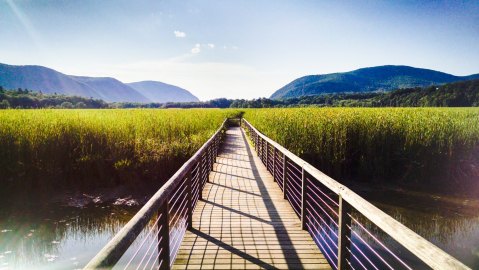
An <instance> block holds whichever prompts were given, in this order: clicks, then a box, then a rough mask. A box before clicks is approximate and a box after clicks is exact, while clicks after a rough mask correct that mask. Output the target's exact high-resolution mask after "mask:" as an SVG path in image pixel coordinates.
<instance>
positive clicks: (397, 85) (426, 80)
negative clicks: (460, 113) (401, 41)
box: [271, 65, 479, 99]
mask: <svg viewBox="0 0 479 270" xmlns="http://www.w3.org/2000/svg"><path fill="white" fill-rule="evenodd" d="M476 78H479V74H473V75H469V76H454V75H451V74H448V73H444V72H439V71H435V70H430V69H423V68H414V67H410V66H392V65H388V66H377V67H369V68H361V69H357V70H353V71H349V72H342V73H330V74H323V75H308V76H304V77H301V78H298V79H296V80H294V81H292V82H290V83H289V84H287V85H285V86H283V87H282V88H280V89H279V90H277V91H276V92H274V93H273V94H272V95H271V98H272V99H280V98H292V97H300V96H308V95H321V94H331V93H345V92H372V91H390V90H395V89H401V88H412V87H425V86H430V85H439V84H444V83H450V82H456V81H465V80H472V79H476Z"/></svg>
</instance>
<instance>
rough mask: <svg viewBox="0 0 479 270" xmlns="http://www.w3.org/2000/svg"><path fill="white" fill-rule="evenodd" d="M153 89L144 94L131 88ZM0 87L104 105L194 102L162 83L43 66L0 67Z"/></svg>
mask: <svg viewBox="0 0 479 270" xmlns="http://www.w3.org/2000/svg"><path fill="white" fill-rule="evenodd" d="M142 83H145V84H147V85H152V84H153V85H155V87H149V88H148V89H147V90H143V89H140V90H138V89H136V87H134V85H142ZM0 86H2V87H4V88H6V89H16V88H27V89H30V90H34V91H42V92H43V93H46V94H53V93H58V94H65V95H70V96H81V97H87V98H88V97H92V98H95V99H102V100H104V101H106V102H138V103H150V102H156V103H166V102H189V101H198V99H197V98H196V97H195V96H193V95H192V94H191V93H190V92H189V91H187V90H185V89H182V88H179V87H176V86H173V85H169V84H165V83H162V82H153V81H146V82H136V83H131V85H130V84H125V83H122V82H120V81H119V80H117V79H115V78H109V77H85V76H73V75H66V74H63V73H61V72H58V71H56V70H54V69H51V68H47V67H43V66H33V65H32V66H30V65H27V66H14V65H6V64H0Z"/></svg>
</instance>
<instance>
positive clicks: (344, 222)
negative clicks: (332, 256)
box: [338, 194, 351, 270]
mask: <svg viewBox="0 0 479 270" xmlns="http://www.w3.org/2000/svg"><path fill="white" fill-rule="evenodd" d="M350 214H351V206H350V205H349V203H348V202H346V201H345V200H343V197H342V196H341V194H339V224H338V225H339V226H338V269H339V270H344V269H349V265H348V262H347V261H346V260H348V261H349V260H350V259H349V257H350V252H348V249H349V250H351V247H350V246H351V241H349V240H348V239H347V237H348V238H349V239H351V229H350V228H348V225H349V226H351V217H350Z"/></svg>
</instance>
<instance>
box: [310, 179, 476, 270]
mask: <svg viewBox="0 0 479 270" xmlns="http://www.w3.org/2000/svg"><path fill="white" fill-rule="evenodd" d="M359 193H360V195H361V196H363V197H364V198H366V199H368V200H370V201H371V202H373V203H374V204H375V205H376V206H378V207H379V208H381V209H382V210H383V211H385V212H386V213H388V214H389V215H391V216H392V217H393V218H395V219H396V220H398V221H399V222H401V223H403V224H404V225H406V226H407V227H409V228H410V229H412V230H413V231H415V232H416V233H418V234H419V235H421V236H423V237H424V238H426V239H427V240H429V241H431V242H432V243H434V244H435V245H436V246H438V247H439V248H441V249H443V250H444V251H445V252H447V253H449V254H451V255H452V256H453V257H455V258H457V259H458V260H460V261H461V262H463V263H464V264H466V265H468V266H469V267H471V268H472V269H479V207H478V206H477V204H476V205H475V204H474V203H472V204H471V201H469V200H465V199H463V200H459V199H452V198H444V197H440V196H431V195H429V194H423V195H422V196H421V195H420V194H418V193H414V194H408V193H407V192H391V191H383V190H381V191H379V190H374V189H373V188H370V189H368V192H364V190H361V191H360V192H359ZM353 218H354V219H355V220H356V221H354V222H353V226H352V230H353V234H352V237H351V239H352V243H351V247H350V250H351V251H352V256H351V258H350V261H351V263H352V265H353V267H354V268H355V269H358V268H359V269H364V268H366V269H369V268H371V269H373V268H377V269H385V268H391V267H393V268H394V269H407V267H406V266H405V265H408V266H410V267H411V268H412V269H429V268H428V267H427V266H426V265H424V264H423V263H422V262H420V260H419V259H418V258H416V256H414V255H413V254H411V253H410V252H409V251H407V250H406V249H405V248H403V247H402V246H401V245H400V244H399V243H397V242H396V241H395V240H394V239H392V238H391V237H390V236H388V235H386V234H385V233H384V232H383V231H381V230H380V229H379V228H377V227H376V226H375V225H374V224H371V223H370V222H369V221H368V220H367V219H366V218H364V217H363V216H362V215H361V214H359V213H353ZM324 219H326V218H324ZM359 224H361V225H359ZM333 225H334V224H333V223H332V222H328V226H329V227H332V228H335V229H334V230H333V231H324V230H323V231H318V232H317V233H316V238H317V239H320V240H321V242H323V243H322V244H323V245H324V246H325V247H326V248H323V253H327V255H329V257H331V258H334V256H335V255H334V254H333V253H332V252H331V251H330V250H328V248H327V245H329V246H332V245H333V243H332V242H331V241H323V239H324V240H328V239H331V238H332V239H335V237H336V236H335V235H337V227H335V226H333ZM368 232H370V233H368ZM326 233H327V234H326Z"/></svg>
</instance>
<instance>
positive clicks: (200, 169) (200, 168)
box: [198, 153, 205, 200]
mask: <svg viewBox="0 0 479 270" xmlns="http://www.w3.org/2000/svg"><path fill="white" fill-rule="evenodd" d="M203 155H204V153H202V154H201V155H200V160H199V161H198V192H199V193H200V194H199V195H200V198H199V199H200V200H202V199H203V181H204V180H205V179H204V178H203V174H204V170H203V160H204V159H203Z"/></svg>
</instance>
